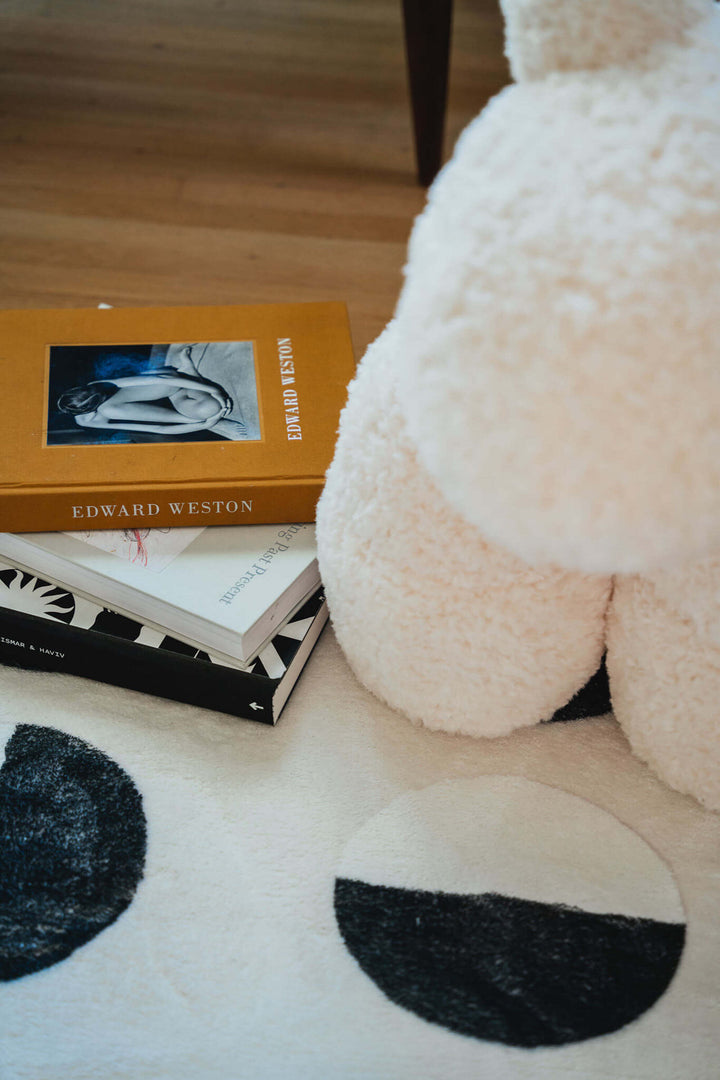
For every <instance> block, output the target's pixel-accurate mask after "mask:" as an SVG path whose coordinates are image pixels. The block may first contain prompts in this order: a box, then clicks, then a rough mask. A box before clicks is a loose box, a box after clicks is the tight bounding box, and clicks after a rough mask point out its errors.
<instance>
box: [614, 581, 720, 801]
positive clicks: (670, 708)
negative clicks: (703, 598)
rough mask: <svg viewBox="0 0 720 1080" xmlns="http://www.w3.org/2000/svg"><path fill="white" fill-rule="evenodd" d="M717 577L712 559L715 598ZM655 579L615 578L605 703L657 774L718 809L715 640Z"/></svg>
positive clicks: (719, 660) (719, 672)
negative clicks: (609, 701) (608, 696)
mask: <svg viewBox="0 0 720 1080" xmlns="http://www.w3.org/2000/svg"><path fill="white" fill-rule="evenodd" d="M719 577H720V575H719V574H718V572H717V564H715V568H714V573H713V572H712V571H710V570H709V571H708V573H707V575H706V584H707V586H708V591H707V596H708V599H709V600H710V599H712V600H714V601H715V604H717V596H718V592H717V584H718V578H719ZM663 585H664V586H665V588H664V589H663V588H662V587H661V588H656V587H655V584H654V583H653V581H651V580H649V579H646V578H640V577H630V578H618V579H617V581H616V583H615V590H614V594H613V601H612V605H611V608H610V613H609V618H608V639H607V640H608V652H607V664H608V672H609V674H610V687H611V691H612V701H613V709H614V712H615V716H616V717H617V719H618V720H619V721H620V723H621V724H622V726H623V728H624V730H625V734H626V735H627V736H628V738H629V740H630V743H631V745H632V747H633V749H634V750H635V752H636V753H637V754H638V755H639V756H640V757H641V758H643V760H644V761H646V762H647V763H648V764H649V765H650V767H651V768H652V769H654V770H655V772H657V773H658V775H659V776H661V777H662V778H663V779H664V780H665V781H666V782H667V783H669V784H671V785H672V786H673V787H675V788H677V789H678V790H679V791H683V792H688V793H690V794H692V795H694V796H695V798H697V799H699V800H700V801H701V802H703V803H705V804H706V805H707V806H710V807H713V808H714V809H716V810H720V738H718V707H719V703H720V644H718V642H716V641H713V640H711V639H710V638H709V637H708V636H706V634H705V633H703V632H702V631H701V630H699V629H698V624H697V623H696V622H695V621H694V620H693V619H692V618H691V617H689V616H688V615H687V614H683V613H682V612H681V611H679V610H678V609H677V608H675V607H673V606H672V604H671V603H669V602H668V599H667V598H668V596H670V595H671V589H670V587H669V582H668V581H667V580H665V581H664V582H663ZM663 592H664V593H665V595H663ZM714 622H715V630H716V629H717V616H716V617H715V620H714ZM701 626H703V629H707V624H703V623H701Z"/></svg>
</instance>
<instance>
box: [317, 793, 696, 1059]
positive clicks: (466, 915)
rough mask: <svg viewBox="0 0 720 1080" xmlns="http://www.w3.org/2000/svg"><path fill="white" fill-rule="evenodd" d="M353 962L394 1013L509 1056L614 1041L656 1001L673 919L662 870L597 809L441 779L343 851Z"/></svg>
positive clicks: (338, 906) (678, 919)
mask: <svg viewBox="0 0 720 1080" xmlns="http://www.w3.org/2000/svg"><path fill="white" fill-rule="evenodd" d="M339 870H340V872H339V873H338V876H337V879H336V883H335V913H336V918H337V922H338V927H339V930H340V933H341V935H342V938H343V941H344V943H345V945H346V946H347V948H348V950H349V951H350V953H351V954H352V955H353V957H354V958H355V960H356V961H357V962H358V964H359V965H360V968H361V969H362V970H363V971H364V973H365V974H366V975H367V976H369V977H370V978H371V979H372V980H373V981H374V982H375V984H376V985H377V986H378V987H379V989H380V990H382V992H383V993H384V994H385V995H386V996H387V997H388V998H389V999H390V1000H391V1001H393V1002H394V1003H395V1004H397V1005H400V1006H402V1007H403V1008H405V1009H408V1010H409V1011H411V1012H414V1013H415V1014H416V1015H418V1016H419V1017H422V1018H423V1019H424V1020H427V1021H430V1022H431V1023H434V1024H439V1025H442V1026H443V1027H445V1028H448V1029H450V1030H451V1031H454V1032H457V1033H458V1034H462V1035H467V1036H472V1037H475V1038H478V1039H484V1040H488V1041H493V1042H500V1043H504V1044H506V1045H509V1046H515V1047H523V1048H530V1047H540V1046H561V1045H563V1044H567V1043H573V1042H578V1041H581V1040H585V1039H590V1038H594V1037H597V1036H600V1035H606V1034H609V1033H610V1032H613V1031H617V1030H618V1029H620V1028H622V1027H624V1026H625V1025H626V1024H628V1023H630V1022H631V1021H633V1020H635V1019H636V1018H637V1017H639V1016H640V1015H641V1014H642V1013H644V1012H645V1011H646V1010H647V1009H649V1008H650V1007H651V1006H652V1005H653V1004H654V1003H655V1002H656V1001H657V1000H658V998H660V997H661V996H662V994H663V993H664V992H665V990H666V989H667V987H668V985H669V983H670V981H671V979H672V978H673V975H674V974H675V971H676V969H677V966H678V963H679V960H680V956H681V954H682V950H683V945H684V941H685V918H684V912H683V909H682V904H681V902H680V898H679V894H678V891H677V888H676V885H675V881H674V879H673V877H672V875H671V874H670V871H669V869H668V867H667V866H666V864H665V863H664V862H663V861H662V860H661V859H660V858H659V857H658V856H657V855H656V854H655V852H654V851H653V850H652V849H651V848H650V847H649V846H648V845H647V844H646V843H645V842H644V841H643V840H642V839H641V838H640V837H639V836H638V835H637V834H636V833H634V832H633V831H632V830H630V829H629V828H627V827H626V826H625V825H622V824H621V823H620V822H619V821H618V820H617V819H616V818H614V817H612V816H611V815H610V814H608V813H606V812H605V811H603V810H601V809H600V808H599V807H597V806H594V805H593V804H591V803H588V802H586V801H585V800H584V799H580V798H577V797H576V796H572V795H570V794H568V793H566V792H561V791H558V790H557V789H555V788H550V787H547V786H546V785H544V784H536V783H532V782H530V781H527V780H523V779H521V778H518V777H485V778H482V779H479V780H477V781H447V782H445V783H442V784H436V785H433V786H432V787H431V788H426V789H424V790H423V791H420V792H412V793H410V794H408V795H406V796H402V797H400V798H399V799H397V800H395V802H393V803H391V804H390V806H389V807H387V808H386V809H385V810H384V811H382V812H381V813H380V814H378V815H377V816H376V817H375V818H373V819H371V821H369V822H368V823H367V825H366V826H365V827H364V828H363V829H361V830H360V832H359V833H357V834H356V835H355V837H353V839H352V840H351V842H350V844H349V845H348V847H347V849H346V852H345V855H344V857H343V859H342V862H341V865H340V868H339Z"/></svg>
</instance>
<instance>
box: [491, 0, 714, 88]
mask: <svg viewBox="0 0 720 1080" xmlns="http://www.w3.org/2000/svg"><path fill="white" fill-rule="evenodd" d="M500 6H501V8H502V10H503V13H504V15H505V25H506V39H507V47H506V52H507V55H508V59H509V60H510V68H511V71H512V73H513V76H514V78H515V79H517V81H518V82H520V81H521V80H524V79H538V78H542V77H543V76H544V75H546V74H548V73H549V72H553V71H579V70H580V69H582V68H589V69H592V68H600V67H608V66H610V65H611V64H620V63H625V62H627V61H629V60H631V61H634V62H637V61H638V60H641V59H642V58H643V57H644V56H646V55H647V53H648V51H649V50H650V49H651V48H652V47H653V46H654V45H656V44H658V43H660V42H675V43H683V42H684V40H685V33H686V32H687V31H688V30H689V29H690V28H691V27H692V26H693V25H694V24H695V23H696V22H697V21H698V20H699V19H701V18H703V17H704V16H705V15H707V11H708V0H603V3H598V0H555V2H554V3H549V2H548V0H500Z"/></svg>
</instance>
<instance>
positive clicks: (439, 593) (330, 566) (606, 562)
mask: <svg viewBox="0 0 720 1080" xmlns="http://www.w3.org/2000/svg"><path fill="white" fill-rule="evenodd" d="M503 7H504V10H505V13H506V16H507V23H508V36H507V50H508V55H509V57H510V60H511V64H512V68H513V72H514V74H515V76H516V78H517V80H518V81H517V83H516V85H514V86H510V87H508V88H507V89H506V90H504V91H503V92H502V93H501V94H500V95H499V96H498V97H497V98H496V99H494V101H492V102H491V103H490V105H489V106H488V107H487V108H486V109H485V110H484V112H483V113H482V114H481V115H480V116H479V117H478V118H477V120H476V121H475V122H474V123H473V124H471V125H470V127H469V128H468V129H467V131H466V132H465V133H464V134H463V136H462V138H461V140H460V142H459V144H458V147H457V149H456V152H455V155H454V157H453V160H452V161H451V162H450V163H449V164H448V165H447V166H446V168H445V169H444V170H443V172H442V173H441V175H440V177H439V178H438V180H437V181H436V183H435V185H434V186H433V188H432V189H431V191H430V194H429V198H428V203H427V206H426V208H425V211H424V212H423V213H422V214H421V215H420V217H419V218H418V220H417V222H416V225H415V228H414V230H413V234H412V237H411V241H410V247H409V256H408V261H407V266H406V280H405V284H404V287H403V290H402V293H401V296H400V299H399V303H398V307H397V311H396V315H395V319H394V321H393V323H392V324H391V326H390V328H389V331H388V332H387V333H386V334H385V335H384V336H383V337H382V338H381V339H380V340H379V341H378V342H377V343H376V344H375V346H374V347H373V348H371V350H370V352H369V353H368V355H367V356H366V358H365V360H364V362H363V363H362V365H361V368H360V372H359V375H358V378H357V380H356V382H355V384H354V386H353V389H352V393H351V395H350V401H349V404H348V408H347V410H346V413H345V415H344V417H343V422H342V425H341V429H340V435H339V441H338V447H337V453H336V457H335V461H334V463H333V466H332V467H331V469H330V472H329V474H328V480H327V485H326V489H325V493H324V495H323V498H322V500H321V503H320V512H319V517H318V540H319V545H320V553H321V563H322V570H323V575H324V577H325V580H326V583H327V585H328V595H329V598H330V604H331V614H332V617H333V620H334V623H335V627H336V630H337V633H338V637H339V640H340V642H341V644H342V646H343V648H344V649H345V651H346V653H347V655H348V657H349V659H350V661H351V663H352V664H353V666H354V668H355V670H356V672H357V673H358V675H359V676H360V678H361V679H362V680H363V682H364V683H365V684H366V685H367V686H369V687H370V688H371V689H373V690H375V691H376V692H377V693H378V694H380V695H381V696H382V697H383V698H385V700H387V701H388V702H390V703H392V704H393V705H395V706H397V707H398V708H400V709H402V710H403V711H404V712H406V713H407V714H408V715H409V716H411V717H412V718H413V719H419V720H422V721H423V722H424V723H426V724H428V725H429V726H432V727H444V728H447V729H449V730H461V731H466V732H472V733H475V734H496V733H500V732H503V731H508V730H510V729H511V728H513V727H516V726H520V725H523V724H530V723H532V722H534V721H536V720H540V719H544V718H546V717H547V716H549V715H550V713H551V712H552V711H553V709H554V708H556V707H557V706H558V705H561V704H563V703H564V701H566V700H567V699H568V697H569V696H571V694H572V692H573V690H576V689H578V688H579V686H580V684H581V682H582V681H583V680H584V678H586V677H587V676H588V675H590V674H591V672H592V670H593V667H594V665H595V664H596V662H597V661H598V659H599V658H600V655H601V652H602V648H603V633H604V607H605V603H606V600H607V597H608V593H609V589H610V582H611V577H612V575H622V576H621V577H619V578H618V582H617V589H616V594H615V601H614V605H613V608H612V620H611V631H610V638H609V647H610V654H611V665H612V670H611V674H612V693H613V702H614V704H616V706H617V714H618V717H619V719H620V721H621V722H622V724H623V725H624V727H625V728H626V730H627V731H628V733H629V736H630V738H631V740H632V742H633V745H634V746H635V747H637V750H638V753H639V754H640V755H641V756H643V757H644V758H646V759H647V760H648V761H649V762H650V763H651V764H652V765H653V767H654V768H656V769H657V770H658V771H659V772H660V774H661V775H662V776H664V777H665V778H666V779H667V780H668V781H669V782H670V783H671V784H674V785H676V786H677V787H679V788H680V789H681V790H683V791H686V792H691V793H692V794H694V795H695V796H696V797H697V798H699V799H701V800H702V801H704V802H706V803H707V804H708V805H710V806H713V807H715V808H718V809H720V752H718V749H717V747H718V744H719V743H720V740H718V736H717V729H718V725H717V719H716V710H717V701H718V700H719V699H720V602H719V601H718V597H719V596H720V564H719V563H717V562H716V561H715V560H716V559H717V555H718V552H720V362H719V360H720V352H719V348H720V346H719V344H718V343H719V342H720V307H718V302H717V301H718V296H720V195H719V192H720V184H719V183H718V177H720V10H718V6H717V5H716V4H715V3H714V2H713V0H607V3H604V4H598V3H595V2H592V0H503ZM545 567H555V568H557V569H553V570H547V569H542V568H545ZM679 567H681V568H682V569H678V568H679ZM632 575H642V577H633V576H632ZM648 575H653V578H652V580H649V579H648V580H644V579H645V578H646V577H647V576H648Z"/></svg>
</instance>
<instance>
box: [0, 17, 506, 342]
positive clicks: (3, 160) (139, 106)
mask: <svg viewBox="0 0 720 1080" xmlns="http://www.w3.org/2000/svg"><path fill="white" fill-rule="evenodd" d="M400 12H401V5H400V0H112V2H107V0H0V108H1V110H2V124H1V125H0V290H1V292H0V306H1V307H5V308H8V307H33V306H44V307H69V306H88V305H90V306H94V305H96V304H97V303H98V302H101V301H104V302H107V303H110V304H113V305H130V304H184V303H198V304H215V303H217V304H224V303H243V302H265V301H288V300H320V299H335V300H344V301H346V302H347V303H348V306H349V309H350V316H351V323H352V327H353V336H354V342H355V348H356V352H357V353H358V355H360V354H361V353H362V351H363V350H364V348H365V346H366V345H367V343H368V342H369V341H370V340H372V338H373V337H375V336H376V334H377V333H378V332H379V331H380V329H381V328H382V326H383V325H384V323H385V322H386V321H387V319H388V318H389V316H390V315H391V313H392V310H393V307H394V304H395V300H396V297H397V292H398V288H399V285H400V272H401V268H402V264H403V261H404V257H405V246H406V243H407V238H408V234H409V230H410V226H411V223H412V220H413V218H414V216H415V215H416V214H417V213H418V211H419V210H420V209H421V208H422V205H423V203H424V198H425V194H424V192H423V191H422V190H421V189H420V188H419V187H418V186H417V185H416V183H415V179H414V160H413V148H412V135H411V128H410V110H409V105H408V97H407V88H406V75H405V61H404V52H403V44H402V23H401V14H400ZM451 64H452V66H451V82H450V102H449V111H448V130H447V142H446V146H447V149H448V151H449V150H450V149H451V148H452V145H453V144H454V141H455V139H456V138H457V135H458V133H459V131H460V130H461V129H462V127H463V126H464V125H465V124H466V123H467V122H468V121H469V120H470V119H471V118H472V116H473V115H475V113H476V112H477V111H478V110H479V109H480V108H481V107H482V105H483V104H484V102H485V101H486V100H487V98H488V97H489V96H490V95H492V94H493V93H495V92H496V91H497V90H498V89H499V88H500V87H501V86H502V85H503V84H504V83H505V82H506V81H507V79H508V76H507V69H506V64H505V60H504V58H503V55H502V28H501V20H500V15H499V11H498V6H497V2H496V0H456V13H455V25H454V33H453V52H452V60H451Z"/></svg>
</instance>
